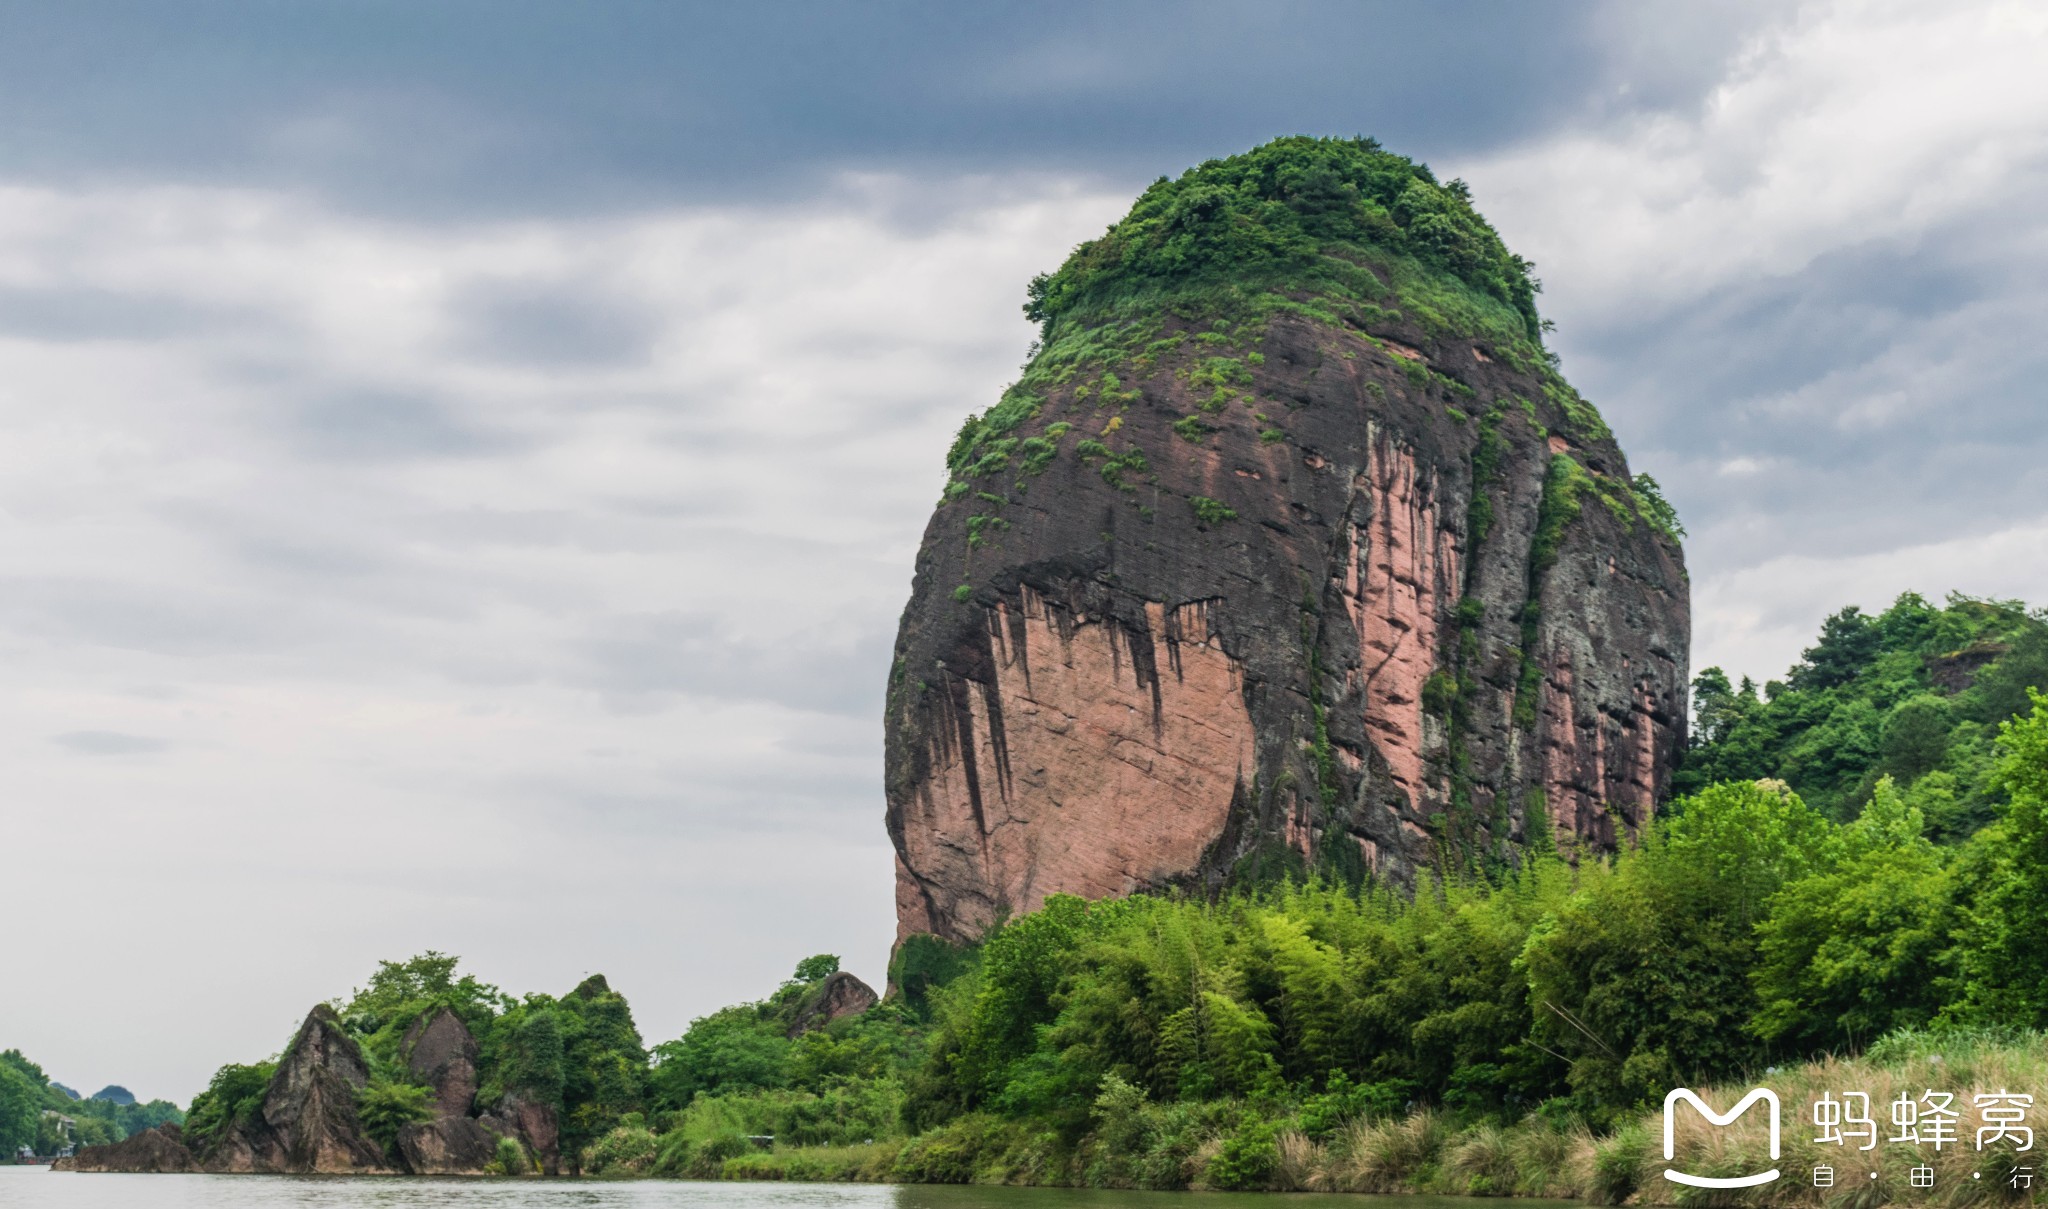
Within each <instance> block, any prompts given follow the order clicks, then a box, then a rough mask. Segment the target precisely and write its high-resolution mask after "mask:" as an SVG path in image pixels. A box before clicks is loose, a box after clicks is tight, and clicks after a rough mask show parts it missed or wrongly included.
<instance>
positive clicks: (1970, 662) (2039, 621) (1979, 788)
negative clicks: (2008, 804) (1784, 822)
mask: <svg viewBox="0 0 2048 1209" xmlns="http://www.w3.org/2000/svg"><path fill="white" fill-rule="evenodd" d="M2029 687H2035V688H2048V612H2044V611H2043V610H2040V609H2035V610H2032V611H2029V610H2028V608H2027V606H2026V605H2025V604H2023V603H2021V602H2019V601H2016V600H1978V599H1975V598H1973V597H1969V596H1964V595H1961V594H1959V593H1958V594H1951V595H1950V596H1949V598H1948V603H1947V605H1946V606H1935V605H1930V604H1929V603H1927V601H1926V600H1924V599H1922V598H1921V597H1919V596H1917V595H1914V594H1912V593H1907V594H1906V595H1904V596H1901V597H1899V598H1898V600H1897V601H1895V602H1894V603H1893V604H1892V606H1891V607H1890V608H1889V609H1886V610H1885V611H1884V612H1882V613H1879V614H1877V615H1875V616H1872V615H1869V614H1866V613H1864V612H1863V611H1862V610H1860V609H1858V608H1856V607H1855V606H1853V605H1852V606H1850V607H1849V608H1846V609H1843V610H1842V611H1841V612H1839V613H1836V614H1835V615H1834V616H1832V617H1830V618H1828V619H1827V622H1826V624H1825V625H1823V626H1822V627H1821V634H1820V640H1819V641H1818V642H1816V643H1814V645H1813V646H1811V647H1809V648H1808V649H1807V650H1806V652H1805V654H1804V656H1803V657H1802V658H1801V659H1800V661H1799V662H1798V663H1797V664H1795V665H1793V667H1792V669H1791V670H1790V671H1789V672H1788V673H1787V674H1786V676H1785V679H1783V680H1772V681H1770V682H1768V683H1766V684H1765V685H1764V686H1763V687H1762V688H1761V689H1758V687H1757V686H1756V685H1755V684H1754V683H1753V682H1752V681H1751V680H1750V679H1749V678H1748V677H1747V676H1745V677H1743V679H1742V681H1741V682H1740V683H1738V684H1731V683H1730V682H1729V679H1728V676H1727V674H1726V673H1724V672H1723V671H1722V670H1721V669H1720V668H1717V667H1710V668H1708V669H1706V670H1705V671H1703V672H1701V673H1700V674H1699V676H1698V677H1697V678H1696V679H1695V680H1694V681H1693V685H1692V691H1693V709H1694V714H1695V718H1696V722H1695V725H1694V728H1693V734H1692V746H1691V748H1690V750H1689V751H1687V753H1686V755H1685V759H1684V762H1683V765H1682V766H1681V768H1680V770H1679V772H1678V774H1677V776H1676V777H1674V778H1673V785H1672V788H1673V789H1674V790H1675V791H1676V793H1678V794H1680V795H1683V794H1689V793H1696V792H1698V791H1699V790H1701V789H1704V788H1706V787H1707V786H1708V785H1712V784H1714V783H1715V782H1717V781H1751V780H1756V779H1758V778H1765V777H1768V778H1772V779H1775V780H1780V781H1784V782H1785V783H1786V784H1788V785H1790V786H1791V787H1792V788H1793V790H1794V791H1796V792H1797V793H1798V794H1799V796H1800V797H1801V798H1802V799H1804V800H1805V801H1806V802H1807V803H1808V804H1809V805H1811V806H1813V807H1815V808H1816V809H1818V810H1820V811H1821V812H1822V813H1824V814H1827V815H1829V816H1830V817H1832V818H1834V819H1836V820H1838V821H1842V820H1846V819H1848V818H1851V817H1853V816H1854V815H1855V814H1856V811H1857V810H1858V808H1860V807H1861V806H1862V804H1863V803H1864V802H1866V801H1868V800H1870V795H1871V792H1872V790H1873V789H1875V788H1876V785H1877V782H1878V780H1879V778H1881V777H1885V776H1890V777H1892V778H1893V779H1894V780H1895V781H1896V782H1897V783H1898V784H1899V785H1900V786H1902V787H1904V788H1905V791H1906V794H1907V797H1908V799H1909V800H1910V801H1911V804H1912V805H1914V806H1916V807H1918V808H1919V809H1920V810H1921V811H1922V812H1923V813H1924V814H1925V816H1926V818H1927V825H1928V830H1929V832H1930V834H1931V835H1932V836H1933V837H1934V838H1936V839H1939V840H1945V841H1949V842H1953V841H1955V840H1959V839H1962V838H1964V837H1966V836H1968V835H1970V834H1971V833H1973V832H1975V831H1976V830H1977V829H1978V828H1980V827H1982V826H1984V825H1985V824H1986V823H1988V822H1990V821H1991V819H1992V818H1993V817H1994V815H1995V813H1996V809H1997V807H1998V805H1999V804H2000V802H2002V801H2003V795H2002V791H2001V790H1999V789H1998V788H1997V787H1996V786H1995V785H1994V783H1993V782H1992V779H1991V777H1990V772H1991V767H1992V760H1993V751H1992V743H1993V740H1994V739H1996V738H1997V733H1998V724H1999V723H2000V722H2003V721H2005V720H2006V719H2008V718H2011V717H2012V716H2013V715H2015V714H2019V713H2024V712H2026V710H2027V689H2028V688H2029Z"/></svg>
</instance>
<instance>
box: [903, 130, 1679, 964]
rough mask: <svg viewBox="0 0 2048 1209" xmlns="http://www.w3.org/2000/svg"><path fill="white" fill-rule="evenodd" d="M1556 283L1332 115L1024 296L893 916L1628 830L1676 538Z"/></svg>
mask: <svg viewBox="0 0 2048 1209" xmlns="http://www.w3.org/2000/svg"><path fill="white" fill-rule="evenodd" d="M1432 206H1433V207H1435V208H1434V209H1431V207H1432ZM1443 230H1450V231H1452V232H1453V234H1454V235H1455V236H1456V238H1455V239H1453V238H1451V237H1447V236H1442V231H1443ZM1247 231H1250V232H1251V234H1250V235H1249V236H1248V235H1247V234H1246V232H1247ZM1289 241H1291V242H1289ZM1447 241H1448V242H1447ZM1460 241H1462V242H1460ZM1276 248H1277V249H1278V250H1277V251H1276V250H1275V249H1276ZM1475 266H1476V267H1475ZM1532 296H1533V282H1531V281H1529V280H1528V278H1527V266H1526V265H1525V264H1523V263H1522V262H1520V261H1518V260H1516V259H1514V258H1513V257H1512V256H1510V255H1509V254H1507V253H1506V250H1505V249H1504V248H1502V247H1500V245H1499V242H1498V239H1497V238H1496V237H1495V236H1494V235H1493V233H1492V230H1491V228H1488V227H1486V226H1485V224H1484V222H1483V220H1480V219H1478V217H1477V215H1476V214H1473V213H1472V212H1471V210H1470V207H1469V204H1467V203H1466V202H1465V200H1464V194H1463V191H1462V187H1461V186H1458V185H1457V184H1456V183H1455V182H1454V183H1453V184H1451V185H1449V186H1443V185H1438V184H1436V183H1435V182H1434V180H1433V179H1432V178H1430V177H1428V175H1427V170H1426V169H1420V168H1417V167H1415V166H1414V165H1410V164H1408V162H1407V161H1405V160H1399V159H1398V158H1397V157H1393V156H1389V155H1386V154H1385V153H1382V152H1380V151H1378V149H1377V148H1376V147H1374V146H1373V145H1371V144H1370V143H1357V142H1343V143H1338V142H1327V141H1320V140H1282V141H1281V142H1279V143H1275V144H1269V145H1268V146H1267V147H1264V148H1260V149H1259V150H1258V151H1255V152H1253V153H1251V154H1249V155H1247V156H1242V157H1237V158H1235V159H1233V160H1227V161H1219V162H1212V163H1211V164H1208V165H1204V166H1203V167H1202V168H1200V169H1196V170H1193V171H1191V172H1190V173H1189V174H1188V175H1187V176H1185V177H1183V178H1182V179H1181V180H1180V181H1177V182H1165V181H1162V182H1161V183H1160V184H1158V185H1155V186H1154V187H1153V189H1152V190H1150V191H1148V192H1147V194H1146V195H1145V197H1144V198H1141V199H1140V201H1139V203H1138V206H1137V207H1136V208H1135V209H1134V210H1133V212H1132V215H1131V216H1130V217H1129V218H1127V219H1125V220H1124V221H1123V222H1122V223H1120V224H1118V225H1117V226H1116V227H1113V228H1111V230H1110V232H1109V234H1108V235H1106V236H1105V237H1104V238H1103V239H1102V240H1099V241H1096V242H1095V243H1092V244H1087V245H1083V246H1082V248H1081V249H1079V250H1077V252H1076V253H1075V255H1074V258H1073V259H1071V260H1070V261H1069V262H1068V264H1067V266H1066V267H1065V268H1063V269H1062V270H1061V271H1060V272H1059V273H1058V274H1055V275H1053V276H1051V277H1049V278H1041V279H1040V280H1039V281H1038V282H1035V283H1034V284H1033V295H1032V297H1033V302H1032V306H1031V307H1030V308H1027V309H1028V310H1030V311H1031V312H1032V313H1033V314H1034V316H1035V317H1037V318H1039V319H1040V320H1041V321H1042V322H1043V324H1044V326H1045V339H1044V342H1043V346H1042V348H1040V349H1038V350H1037V351H1036V354H1035V356H1034V359H1033V360H1032V362H1031V363H1030V364H1028V365H1027V366H1026V367H1025V371H1024V375H1023V377H1022V379H1021V380H1020V382H1019V383H1018V384H1017V385H1016V386H1014V387H1012V388H1010V390H1009V391H1007V392H1006V393H1005V395H1004V396H1003V398H1002V399H1001V400H1000V401H999V402H998V403H997V405H996V406H995V407H994V408H992V409H991V410H990V411H989V412H988V413H986V414H985V415H984V416H981V417H977V418H976V419H975V420H971V421H969V424H968V426H967V428H966V429H965V430H963V432H962V434H961V438H960V441H959V442H958V443H956V445H955V447H954V449H953V451H952V455H951V456H950V458H949V465H950V468H951V470H952V472H953V476H952V480H951V481H950V482H949V485H948V487H947V491H946V498H945V499H944V500H943V501H942V502H941V504H940V506H939V508H938V509H937V511H936V513H935V514H934V516H933V517H932V520H931V522H930V524H929V525H928V526H927V528H926V531H925V536H924V542H923V546H922V548H921V550H920V552H919V556H918V562H917V570H916V576H915V580H914V585H913V590H912V596H911V600H910V603H909V605H908V607H907V608H906V609H905V611H904V615H903V621H902V626H901V629H900V631H899V633H898V637H897V645H896V656H897V658H896V664H895V667H894V669H893V672H892V676H891V682H890V692H889V704H888V713H887V720H886V727H887V767H888V781H887V785H888V825H889V832H890V836H891V838H892V840H893V841H894V843H895V846H896V852H897V911H898V925H899V935H900V936H908V935H912V934H915V933H923V932H928V933H934V934H937V935H939V936H942V937H946V938H949V939H970V938H973V937H975V936H978V935H979V934H980V933H981V932H982V931H983V930H984V929H985V928H986V927H987V926H988V925H989V924H990V923H991V922H992V921H994V920H995V919H997V918H999V917H1000V916H1002V915H1003V914H1005V913H1016V912H1023V911H1028V910H1031V909H1034V908H1035V907H1037V906H1038V905H1039V904H1040V903H1041V902H1042V901H1043V900H1044V898H1045V896H1046V895H1048V894H1053V893H1070V894H1079V895H1083V896H1086V897H1091V898H1094V897H1102V896H1105V895H1118V894H1126V893H1130V892H1133V891H1136V890H1141V889H1148V888H1158V887H1163V886H1168V885H1174V884H1194V885H1200V886H1203V887H1208V888H1214V887H1217V886H1219V885H1221V884H1222V883H1223V882H1225V881H1226V880H1228V879H1230V878H1231V877H1233V876H1239V877H1244V876H1260V875H1268V874H1271V873H1274V872H1279V871H1283V870H1286V869H1290V868H1293V869H1300V868H1304V867H1315V868H1320V869H1323V870H1324V871H1326V872H1328V873H1330V874H1331V875H1334V876H1343V877H1346V878H1350V879H1353V880H1357V879H1360V878H1363V877H1367V876H1372V877H1378V878H1382V879H1389V880H1392V881H1396V882H1406V881H1408V880H1410V879H1412V877H1413V875H1414V873H1415V871H1416V870H1417V869H1420V868H1422V867H1425V866H1430V865H1433V864H1438V863H1441V862H1442V861H1444V860H1446V859H1456V860H1460V861H1463V860H1479V861H1512V860H1514V859H1516V853H1517V852H1518V851H1520V850H1523V849H1526V848H1527V847H1528V846H1531V845H1550V844H1557V845H1559V846H1561V847H1564V848H1565V849H1567V850H1572V849H1592V850H1604V849H1608V848H1611V847H1613V846H1614V845H1615V844H1616V843H1617V841H1618V840H1620V839H1621V838H1622V837H1623V836H1624V835H1625V834H1627V833H1631V832H1633V831H1634V829H1635V828H1637V827H1639V826H1640V825H1641V824H1642V822H1643V821H1644V820H1645V819H1646V818H1647V817H1648V816H1649V814H1650V813H1651V812H1652V810H1653V809H1654V808H1655V804H1656V802H1657V800H1658V799H1659V797H1660V796H1661V795H1662V794H1663V793H1664V792H1665V789H1666V786H1667V783H1668V778H1669V775H1670V772H1671V768H1672V763H1673V760H1674V758H1675V756H1676V754H1677V752H1678V751H1679V749H1680V747H1681V745H1682V742H1683V729H1684V719H1685V697H1684V694H1685V684H1686V678H1687V647H1686V643H1687V633H1688V625H1689V621H1688V603H1687V588H1686V579H1685V574H1684V570H1683V565H1682V561H1681V560H1682V555H1681V552H1680V549H1679V545H1678V541H1677V538H1676V536H1675V533H1674V529H1675V525H1674V522H1673V518H1672V517H1671V516H1670V514H1669V511H1668V509H1666V508H1665V507H1664V506H1663V505H1662V501H1661V499H1659V498H1658V497H1657V496H1656V494H1655V489H1654V484H1651V483H1648V482H1646V481H1638V480H1635V479H1633V478H1632V477H1631V476H1630V474H1629V472H1628V468H1627V464H1626V461H1625V460H1624V458H1623V456H1622V453H1621V450H1620V448H1619V447H1618V446H1617V445H1616V444H1615V442H1614V440H1613V438H1612V437H1611V435H1610V434H1609V433H1608V431H1607V429H1606V427H1605V425H1604V424H1602V423H1601V421H1600V418H1599V416H1598V414H1597V413H1596V412H1594V411H1593V409H1592V408H1591V407H1590V406H1589V405H1587V404H1586V403H1585V402H1584V401H1583V400H1582V399H1580V398H1579V397H1578V396H1577V394H1576V393H1575V392H1573V391H1572V390H1571V388H1570V387H1569V385H1567V384H1566V383H1564V381H1563V380H1562V378H1560V377H1559V376H1558V375H1557V373H1556V371H1555V369H1554V368H1553V366H1552V364H1551V363H1550V361H1549V360H1548V359H1547V357H1546V356H1545V355H1544V354H1543V352H1542V350H1541V348H1540V345H1539V344H1538V342H1537V340H1536V333H1537V330H1538V329H1537V327H1536V321H1535V313H1534V307H1533V301H1532Z"/></svg>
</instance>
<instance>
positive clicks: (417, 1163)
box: [66, 980, 874, 1175]
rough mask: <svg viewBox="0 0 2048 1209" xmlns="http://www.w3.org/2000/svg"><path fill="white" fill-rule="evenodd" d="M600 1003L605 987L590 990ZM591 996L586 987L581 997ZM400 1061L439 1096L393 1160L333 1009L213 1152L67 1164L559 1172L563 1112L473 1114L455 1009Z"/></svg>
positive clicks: (97, 1153)
mask: <svg viewBox="0 0 2048 1209" xmlns="http://www.w3.org/2000/svg"><path fill="white" fill-rule="evenodd" d="M593 985H594V988H595V989H594V990H592V992H591V993H593V994H595V993H599V992H603V991H604V990H605V989H606V988H605V987H604V985H603V983H602V981H601V980H598V981H595V983H594V984H593V983H590V982H586V983H585V988H591V987H593ZM579 989H584V988H579ZM862 992H865V994H866V999H867V1003H869V1004H872V1003H873V1002H874V992H873V991H870V990H868V989H867V988H866V987H864V986H861V985H860V984H859V982H858V980H855V983H854V988H852V989H847V990H843V991H841V992H838V993H836V994H835V995H834V996H832V997H831V1000H830V1002H829V1003H821V1004H820V1008H819V1010H820V1011H822V1012H824V1013H826V1015H827V1018H830V1014H831V1013H833V1012H835V1011H836V1012H838V1013H839V1014H845V1012H847V1011H853V1010H861V1009H859V1008H853V1007H848V1006H846V1005H848V1004H850V1003H853V1002H856V1001H858V1000H859V998H860V994H861V993H862ZM399 1055H400V1057H401V1058H402V1059H403V1061H404V1062H405V1063H406V1066H407V1068H408V1070H409V1071H410V1073H411V1075H412V1077H413V1079H415V1080H416V1081H417V1082H418V1083H420V1084H422V1085H424V1086H426V1087H428V1088H431V1089H432V1091H433V1093H434V1119H433V1120H431V1121H419V1122H414V1123H412V1124H408V1125H404V1126H401V1127H400V1129H399V1131H398V1136H397V1138H396V1139H395V1142H394V1146H393V1151H394V1153H392V1154H388V1155H387V1154H386V1152H385V1151H384V1148H383V1147H381V1146H379V1145H378V1144H377V1143H376V1142H375V1141H374V1140H372V1139H371V1138H369V1137H368V1136H366V1135H365V1134H364V1132H363V1128H362V1122H361V1121H360V1120H359V1119H358V1117H357V1114H356V1093H357V1092H359V1091H361V1090H362V1089H363V1088H364V1087H365V1086H366V1085H368V1083H369V1080H370V1067H369V1062H368V1060H367V1059H366V1058H365V1057H364V1055H363V1052H362V1049H361V1047H359V1046H358V1045H357V1044H356V1042H355V1041H354V1040H353V1039H352V1038H351V1037H350V1036H349V1035H348V1032H347V1030H346V1029H345V1028H344V1027H343V1026H342V1023H341V1020H340V1019H339V1018H338V1017H337V1016H336V1015H335V1013H334V1009H332V1008H330V1007H328V1006H326V1005H325V1004H322V1005H320V1006H318V1007H316V1008H314V1009H313V1010H312V1012H311V1013H310V1014H308V1015H307V1017H306V1020H305V1023H304V1024H302V1025H301V1026H300V1027H299V1031H298V1033H297V1035H296V1036H294V1037H293V1038H292V1043H291V1046H290V1047H289V1048H288V1049H287V1050H286V1051H285V1053H284V1056H283V1057H282V1058H280V1059H279V1060H278V1065H277V1072H276V1074H275V1075H273V1076H272V1077H271V1081H270V1085H269V1087H268V1089H267V1090H266V1091H265V1093H264V1096H263V1102H262V1105H261V1108H260V1109H259V1110H258V1111H257V1112H256V1113H254V1114H252V1115H250V1116H248V1117H245V1118H243V1119H241V1120H238V1121H235V1122H233V1123H232V1124H230V1125H229V1126H228V1127H227V1128H226V1129H225V1130H223V1131H222V1133H221V1135H220V1136H219V1137H218V1138H215V1139H213V1140H212V1141H211V1144H209V1145H204V1146H200V1147H198V1148H197V1150H198V1153H196V1154H195V1153H194V1147H191V1146H188V1145H187V1144H186V1139H185V1137H184V1135H183V1133H182V1132H181V1131H180V1129H179V1127H178V1126H176V1125H165V1126H160V1127H158V1128H156V1129H152V1130H149V1131H146V1132H144V1133H141V1134H137V1135H136V1136H135V1137H132V1138H129V1139H128V1140H127V1141H125V1142H120V1143H117V1144H114V1145H111V1146H89V1147H85V1148H84V1149H82V1150H81V1151H80V1152H79V1153H78V1155H77V1156H76V1157H75V1158H74V1159H71V1160H67V1161H66V1166H67V1169H68V1170H74V1171H129V1172H157V1171H206V1172H215V1173H255V1172H266V1173H290V1174H299V1175H313V1174H318V1175H342V1174H356V1175H368V1174H394V1173H401V1172H403V1173H409V1174H413V1175H482V1174H485V1173H486V1170H487V1168H488V1167H489V1165H490V1164H491V1163H492V1161H493V1160H494V1159H496V1158H497V1157H498V1143H499V1141H500V1139H503V1138H511V1139H514V1140H515V1141H517V1142H519V1144H520V1145H521V1147H523V1148H524V1150H525V1151H526V1153H527V1154H528V1155H530V1156H532V1157H533V1159H534V1161H535V1162H536V1163H538V1165H539V1166H540V1167H541V1169H542V1170H543V1171H544V1172H545V1173H546V1174H548V1175H554V1174H557V1172H558V1171H559V1170H560V1166H561V1162H560V1146H561V1127H560V1123H559V1122H558V1121H557V1120H556V1116H555V1110H554V1109H553V1108H552V1107H550V1106H548V1105H544V1104H536V1103H532V1102H530V1101H528V1100H526V1099H524V1098H522V1097H521V1096H520V1095H519V1094H518V1093H517V1092H508V1093H506V1094H505V1095H504V1096H502V1097H500V1098H499V1100H498V1103H497V1104H495V1105H494V1106H493V1107H492V1108H491V1109H490V1111H488V1112H484V1113H482V1114H474V1109H475V1107H476V1095H477V1083H478V1079H477V1063H478V1047H477V1043H476V1038H475V1037H474V1036H473V1035H472V1034H471V1033H470V1031H469V1027H468V1026H467V1025H465V1024H464V1023H463V1022H462V1018H461V1017H460V1016H458V1015H456V1014H455V1013H454V1012H453V1011H450V1010H449V1009H447V1008H440V1009H437V1010H435V1011H433V1012H429V1013H428V1014H426V1015H424V1016H422V1017H421V1018H420V1019H419V1020H417V1021H415V1022H414V1023H413V1025H412V1027H411V1028H409V1029H407V1030H406V1032H405V1035H404V1037H403V1039H402V1040H401V1041H400V1043H399Z"/></svg>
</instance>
